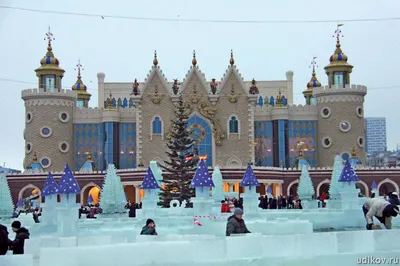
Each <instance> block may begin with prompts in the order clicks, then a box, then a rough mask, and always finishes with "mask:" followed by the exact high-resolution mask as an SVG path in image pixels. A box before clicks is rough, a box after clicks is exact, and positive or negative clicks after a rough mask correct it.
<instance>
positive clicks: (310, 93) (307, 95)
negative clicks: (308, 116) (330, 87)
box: [303, 56, 321, 105]
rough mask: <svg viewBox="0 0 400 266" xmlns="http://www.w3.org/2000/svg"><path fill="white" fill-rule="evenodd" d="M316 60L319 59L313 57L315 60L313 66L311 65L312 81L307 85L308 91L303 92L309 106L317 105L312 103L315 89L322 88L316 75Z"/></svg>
mask: <svg viewBox="0 0 400 266" xmlns="http://www.w3.org/2000/svg"><path fill="white" fill-rule="evenodd" d="M316 58H317V57H315V56H314V57H313V60H312V62H311V65H310V67H312V74H311V80H310V82H308V83H307V89H306V90H305V91H303V95H304V98H306V104H307V105H311V104H315V103H312V99H313V88H315V87H321V82H319V81H318V79H317V74H316V73H315V67H316V64H317V63H316V62H315V59H316ZM317 67H318V66H317Z"/></svg>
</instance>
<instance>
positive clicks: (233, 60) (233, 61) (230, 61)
mask: <svg viewBox="0 0 400 266" xmlns="http://www.w3.org/2000/svg"><path fill="white" fill-rule="evenodd" d="M229 63H230V64H231V66H233V65H234V64H235V59H234V58H233V50H232V49H231V59H229Z"/></svg>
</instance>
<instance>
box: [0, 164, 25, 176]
mask: <svg viewBox="0 0 400 266" xmlns="http://www.w3.org/2000/svg"><path fill="white" fill-rule="evenodd" d="M0 173H4V174H5V175H9V174H20V173H21V171H20V170H15V169H11V168H5V167H3V166H0Z"/></svg>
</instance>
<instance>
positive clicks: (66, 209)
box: [57, 164, 81, 236]
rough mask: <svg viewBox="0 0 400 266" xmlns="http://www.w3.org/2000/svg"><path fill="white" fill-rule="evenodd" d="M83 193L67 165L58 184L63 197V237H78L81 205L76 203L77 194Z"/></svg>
mask: <svg viewBox="0 0 400 266" xmlns="http://www.w3.org/2000/svg"><path fill="white" fill-rule="evenodd" d="M79 193H81V189H80V187H79V185H78V183H77V182H76V180H75V177H74V174H73V173H72V171H71V168H70V167H69V165H68V164H67V165H66V166H65V168H64V172H63V174H62V176H61V179H60V182H59V183H58V194H60V195H61V204H59V207H58V208H57V211H58V217H57V218H58V222H57V223H58V233H59V234H60V235H61V236H76V234H77V232H78V219H79V217H78V215H77V210H78V209H79V207H80V206H79V204H77V203H76V194H79Z"/></svg>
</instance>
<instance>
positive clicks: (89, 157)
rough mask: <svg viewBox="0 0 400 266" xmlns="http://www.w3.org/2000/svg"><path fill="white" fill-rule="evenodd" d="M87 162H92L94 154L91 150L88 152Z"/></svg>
mask: <svg viewBox="0 0 400 266" xmlns="http://www.w3.org/2000/svg"><path fill="white" fill-rule="evenodd" d="M86 161H92V153H91V152H90V150H89V151H88V152H87V156H86Z"/></svg>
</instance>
